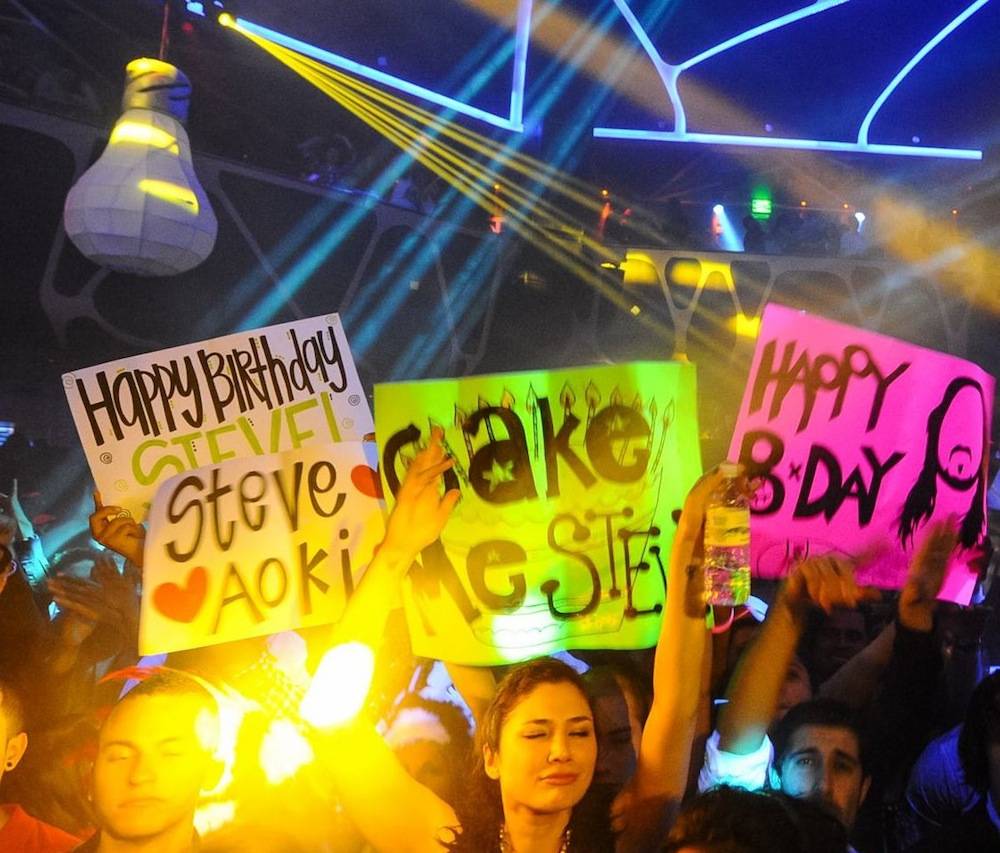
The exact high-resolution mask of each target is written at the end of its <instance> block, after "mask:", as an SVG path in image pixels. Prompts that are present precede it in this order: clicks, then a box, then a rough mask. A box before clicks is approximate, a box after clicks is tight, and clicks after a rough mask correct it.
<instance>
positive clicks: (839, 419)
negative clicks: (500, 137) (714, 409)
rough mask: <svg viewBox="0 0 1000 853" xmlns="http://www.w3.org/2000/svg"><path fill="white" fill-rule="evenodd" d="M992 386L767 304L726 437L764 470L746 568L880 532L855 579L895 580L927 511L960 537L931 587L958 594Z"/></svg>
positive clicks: (968, 555)
mask: <svg viewBox="0 0 1000 853" xmlns="http://www.w3.org/2000/svg"><path fill="white" fill-rule="evenodd" d="M993 393H994V380H993V378H992V377H991V376H989V375H988V374H987V373H985V372H984V371H983V370H981V369H980V368H978V367H976V366H975V365H973V364H970V363H969V362H966V361H963V360H961V359H958V358H955V357H953V356H948V355H944V354H942V353H938V352H933V351H931V350H927V349H924V348H922V347H918V346H915V345H913V344H909V343H905V342H903V341H899V340H895V339H893V338H889V337H886V336H884V335H878V334H875V333H874V332H868V331H865V330H863V329H856V328H852V327H850V326H844V325H841V324H839V323H833V322H831V321H829V320H824V319H822V318H820V317H813V316H810V315H808V314H805V313H804V312H800V311H794V310H792V309H790V308H785V307H783V306H780V305H769V306H768V307H767V309H766V310H765V313H764V318H763V322H762V325H761V331H760V335H759V338H758V340H757V349H756V352H755V353H754V358H753V364H752V367H751V370H750V379H749V381H748V383H747V387H746V391H745V393H744V396H743V403H742V406H741V408H740V414H739V419H738V421H737V425H736V432H735V434H734V436H733V443H732V446H731V448H730V456H731V457H732V458H739V459H740V461H742V462H744V463H746V464H747V465H748V466H749V468H750V469H751V472H752V473H759V474H761V475H763V478H764V486H763V488H762V489H760V490H759V492H758V494H757V496H756V497H755V499H754V502H753V505H752V507H751V510H752V512H753V524H752V528H751V529H752V540H751V551H752V561H753V570H754V572H755V574H756V575H758V576H759V577H765V578H777V577H781V576H783V575H784V574H785V573H786V572H787V571H788V569H789V567H790V566H791V565H792V564H793V563H794V562H795V561H796V560H798V559H800V558H802V557H803V556H807V555H810V554H813V555H815V554H822V553H835V554H841V555H844V556H857V555H859V554H861V553H862V552H867V551H869V550H871V549H872V548H873V547H874V546H879V548H880V553H879V555H878V556H877V557H876V558H875V559H873V560H872V561H871V562H870V564H869V565H867V566H865V567H864V568H863V569H861V570H860V571H859V579H860V580H861V581H862V582H863V583H867V584H873V585H875V586H880V587H883V588H888V589H892V588H898V587H900V586H902V584H903V581H904V580H905V577H906V571H907V566H908V561H909V558H910V557H911V555H912V554H913V552H914V550H915V548H917V547H918V546H919V545H920V543H921V541H922V539H923V537H924V535H925V532H926V530H927V527H928V524H929V523H930V522H931V521H932V520H936V519H941V518H947V517H948V516H950V515H953V516H955V517H956V519H957V521H958V524H959V525H960V534H961V545H962V548H961V550H960V551H959V552H958V553H957V554H956V555H955V557H954V558H953V559H952V562H951V564H950V566H949V571H948V575H947V578H946V580H945V587H944V589H943V590H942V594H941V595H942V598H947V599H948V600H951V601H959V602H962V603H967V602H968V601H969V598H970V596H971V594H972V591H973V586H974V584H975V579H976V573H975V570H974V569H973V568H971V567H970V563H971V562H973V561H974V560H975V559H976V557H977V555H978V553H979V547H980V545H981V543H982V542H983V540H984V537H985V536H986V501H985V498H986V476H987V461H988V459H987V454H988V450H989V434H990V413H991V412H992V410H993Z"/></svg>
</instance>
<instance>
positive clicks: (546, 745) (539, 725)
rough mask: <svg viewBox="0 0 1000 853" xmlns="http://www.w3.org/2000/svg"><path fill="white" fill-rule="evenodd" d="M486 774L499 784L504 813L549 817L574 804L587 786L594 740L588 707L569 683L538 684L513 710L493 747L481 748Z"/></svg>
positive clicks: (592, 772)
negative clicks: (524, 810) (526, 811)
mask: <svg viewBox="0 0 1000 853" xmlns="http://www.w3.org/2000/svg"><path fill="white" fill-rule="evenodd" d="M483 759H484V762H485V765H486V773H487V775H488V776H489V777H490V778H492V779H498V780H499V781H500V794H501V797H502V799H503V806H504V811H505V812H506V811H508V810H510V809H512V808H524V807H526V808H528V809H530V810H532V811H534V812H539V813H551V812H558V811H564V810H566V809H570V808H572V807H573V806H575V805H576V804H577V803H578V802H579V801H580V800H581V799H582V798H583V795H584V794H585V793H586V792H587V788H588V787H590V781H591V779H592V778H593V775H594V765H595V763H596V761H597V739H596V737H595V736H594V720H593V716H592V714H591V710H590V705H589V704H587V700H586V698H584V696H583V694H582V693H581V692H580V691H579V690H578V689H577V688H576V687H575V686H574V685H572V684H569V683H567V682H560V683H555V684H541V685H539V686H538V687H536V688H535V689H534V690H532V691H531V692H530V693H529V694H528V695H527V696H525V697H524V698H523V699H521V701H520V702H519V703H518V704H517V705H515V706H514V709H513V710H512V711H511V712H510V714H509V715H508V716H507V719H506V720H505V721H504V724H503V728H502V729H501V730H500V744H499V748H498V749H497V750H496V751H494V750H492V749H490V747H488V746H487V747H484V748H483Z"/></svg>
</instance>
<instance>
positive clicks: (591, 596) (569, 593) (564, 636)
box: [375, 362, 701, 665]
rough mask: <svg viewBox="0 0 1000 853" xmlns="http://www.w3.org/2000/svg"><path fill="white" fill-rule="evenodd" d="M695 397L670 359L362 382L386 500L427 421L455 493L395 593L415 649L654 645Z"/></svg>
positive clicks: (687, 371) (692, 458)
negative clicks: (445, 454) (439, 431)
mask: <svg viewBox="0 0 1000 853" xmlns="http://www.w3.org/2000/svg"><path fill="white" fill-rule="evenodd" d="M695 400H696V391H695V371H694V367H693V365H690V364H683V363H680V362H636V363H633V364H625V365H616V366H596V367H578V368H571V369H566V370H553V371H528V372H523V373H506V374H495V375H491V376H476V377H467V378H463V379H444V380H429V381H420V382H405V383H392V384H386V385H378V386H376V388H375V413H376V417H375V429H376V434H377V436H378V439H379V447H380V448H381V453H382V460H381V470H382V476H383V479H384V481H385V483H386V486H387V487H388V488H387V494H388V495H392V494H395V492H396V491H397V489H398V488H399V483H400V482H401V480H402V477H403V475H404V473H405V470H406V466H407V464H408V463H409V461H410V460H411V459H412V458H413V455H414V454H415V453H416V451H417V449H418V448H419V447H421V446H422V445H423V444H424V443H425V442H426V441H427V437H428V435H429V432H430V429H431V427H432V426H435V425H438V426H441V427H442V428H443V429H444V431H445V443H446V445H447V448H448V449H449V450H450V452H451V453H452V455H453V456H454V457H455V459H456V465H455V467H454V469H453V470H452V471H449V472H448V473H447V475H446V476H445V480H446V483H445V485H446V486H447V487H448V488H458V489H460V490H461V492H462V500H461V501H460V502H459V504H458V506H457V508H456V509H455V512H454V514H453V516H452V518H451V521H450V522H449V524H448V526H447V528H446V529H445V531H444V534H443V535H442V537H441V540H440V542H438V543H435V545H432V546H431V547H430V548H428V549H426V550H425V551H424V553H423V555H422V557H421V565H420V567H419V568H417V567H415V568H414V569H413V570H412V571H411V572H410V576H409V578H408V582H407V584H406V586H405V588H404V591H403V598H404V604H405V606H406V610H407V618H408V622H409V626H410V638H411V642H412V644H413V649H414V652H415V653H416V654H418V655H422V656H426V657H433V658H438V659H442V660H447V661H453V662H456V663H468V664H477V665H487V664H499V663H508V662H512V661H518V660H525V659H527V658H531V657H536V656H538V655H542V654H548V653H551V652H553V651H557V650H559V649H567V648H578V649H593V648H616V649H632V648H644V647H648V646H651V645H653V644H654V643H655V642H656V637H657V634H658V631H659V624H660V613H661V611H662V608H663V601H664V593H665V590H666V565H667V559H668V557H669V553H670V546H671V542H672V539H673V534H674V529H675V522H674V520H673V517H672V515H673V513H674V511H675V510H677V509H679V508H680V507H681V505H682V503H683V500H684V496H685V494H686V493H687V490H688V489H689V488H690V486H691V484H692V483H693V482H694V481H695V480H696V479H697V477H698V476H699V475H700V473H701V458H700V452H699V447H698V426H697V411H696V405H695ZM390 500H391V498H390Z"/></svg>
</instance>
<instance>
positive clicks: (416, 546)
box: [382, 427, 461, 556]
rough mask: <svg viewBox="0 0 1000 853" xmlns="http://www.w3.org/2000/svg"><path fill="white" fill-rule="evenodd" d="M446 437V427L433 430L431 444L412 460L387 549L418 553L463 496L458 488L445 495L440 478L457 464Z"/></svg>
mask: <svg viewBox="0 0 1000 853" xmlns="http://www.w3.org/2000/svg"><path fill="white" fill-rule="evenodd" d="M443 438H444V431H443V430H442V429H440V428H438V427H435V428H434V429H432V430H431V436H430V441H429V442H428V444H427V446H426V447H425V448H424V449H423V450H421V451H420V452H419V453H418V454H417V455H416V456H415V457H414V459H413V461H412V462H411V463H410V467H409V468H408V469H407V471H406V476H405V477H404V478H403V484H402V485H401V486H400V488H399V492H398V493H397V495H396V506H395V507H394V508H393V510H392V513H391V514H390V515H389V521H388V523H387V525H386V533H385V539H384V540H383V542H382V548H383V549H388V550H389V551H391V552H401V553H402V552H405V553H407V554H408V555H409V556H415V555H416V554H418V553H419V552H420V551H421V550H422V549H423V548H426V547H427V546H428V545H430V544H431V543H432V542H433V541H434V540H435V539H437V538H438V537H439V536H440V535H441V531H442V530H443V529H444V526H445V523H446V522H447V521H448V517H449V516H450V515H451V511H452V510H453V509H454V508H455V504H457V503H458V499H459V498H460V497H461V493H460V492H459V491H458V489H451V490H449V491H448V492H446V493H445V494H444V496H442V495H441V491H440V486H439V484H438V482H439V479H440V477H441V475H442V474H443V473H444V472H445V471H447V470H448V469H450V468H451V467H452V466H453V465H454V464H455V460H454V459H452V458H451V457H450V456H448V455H446V453H445V450H444V447H442V445H441V440H442V439H443Z"/></svg>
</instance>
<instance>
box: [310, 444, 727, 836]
mask: <svg viewBox="0 0 1000 853" xmlns="http://www.w3.org/2000/svg"><path fill="white" fill-rule="evenodd" d="M441 438H442V436H441V432H440V431H439V430H434V431H433V432H432V434H431V440H430V443H429V444H428V446H427V447H426V448H425V449H424V450H422V451H421V452H420V453H419V454H418V455H417V456H416V458H415V459H414V461H413V462H412V463H411V465H410V467H409V470H408V471H407V474H406V478H405V481H404V483H403V484H402V487H401V489H400V491H399V495H398V502H397V505H396V508H395V509H394V511H393V513H392V515H391V516H390V518H389V522H388V527H387V533H386V538H385V541H384V543H383V545H382V548H381V549H380V551H379V554H378V557H379V559H377V560H376V561H375V562H373V563H372V565H371V566H370V567H369V570H368V572H367V573H366V575H365V577H364V580H363V581H362V583H361V584H360V586H359V588H358V590H357V593H356V595H355V597H354V598H353V599H352V601H351V604H350V606H349V607H348V612H347V613H346V614H345V617H344V620H343V621H342V623H341V625H340V626H339V628H338V631H337V639H338V641H341V642H347V641H353V640H358V639H361V638H364V639H366V640H371V639H372V638H377V637H378V636H379V634H380V632H381V629H382V627H383V625H384V621H385V614H386V613H387V612H388V610H389V609H390V607H391V603H392V600H393V597H394V595H395V592H396V588H397V586H398V584H399V583H400V582H401V580H402V578H403V576H404V575H405V574H406V572H407V570H408V569H409V567H410V565H411V564H412V561H413V558H414V557H415V556H416V555H417V554H418V553H419V552H420V551H421V550H422V549H423V548H424V547H426V546H427V545H429V544H430V543H432V542H434V541H435V540H436V539H437V537H438V535H439V534H440V532H441V530H442V528H443V527H444V524H445V522H446V521H447V518H448V515H449V513H450V511H451V508H452V507H453V506H454V504H455V502H456V501H457V493H456V492H454V491H451V492H448V493H447V494H446V495H444V497H442V496H441V495H440V492H439V487H438V480H439V478H440V476H441V475H442V474H443V473H444V472H445V471H447V470H448V469H450V468H451V466H452V464H453V463H452V460H451V459H449V458H447V457H446V455H445V452H444V450H443V448H442V447H441ZM720 480H721V475H720V474H719V473H717V472H712V473H710V474H708V475H706V476H705V477H703V478H702V479H701V480H700V481H699V482H698V483H697V484H696V485H695V487H694V488H693V489H692V491H691V493H690V495H689V496H688V499H687V501H686V503H685V507H684V511H683V513H682V516H681V520H680V522H679V526H678V532H677V536H676V537H675V539H674V545H673V550H672V554H671V560H670V576H669V586H668V589H669V591H670V594H669V595H668V598H667V603H666V608H665V614H664V618H663V630H662V633H661V636H660V639H659V643H658V645H657V650H656V663H655V684H656V694H655V697H654V702H653V707H652V709H651V711H650V715H649V720H648V722H647V725H646V727H645V730H644V732H643V736H642V741H641V746H640V753H639V757H638V764H637V770H636V773H635V776H634V777H633V779H632V782H631V783H630V785H629V786H628V788H627V790H626V791H625V792H624V794H623V796H621V797H620V798H619V799H618V801H617V802H616V804H615V807H614V829H613V828H612V816H611V813H610V812H609V809H608V807H607V804H606V803H603V804H602V803H599V802H597V797H596V796H595V792H594V791H593V790H592V787H591V781H592V778H593V774H594V768H595V764H596V760H597V743H596V738H595V734H594V711H593V708H592V706H591V704H590V701H589V700H588V698H587V694H586V692H585V690H584V687H583V685H582V683H581V682H580V679H579V678H578V676H577V675H576V673H575V672H574V671H573V670H572V669H571V668H569V667H568V666H566V665H564V664H562V663H560V662H559V661H554V660H551V659H548V658H541V659H538V660H535V661H532V662H529V663H527V664H523V665H521V666H519V667H515V668H514V669H513V670H511V672H509V673H508V674H507V676H506V677H505V678H504V679H503V680H502V681H501V682H500V684H499V685H498V687H497V691H496V695H495V696H494V697H493V699H492V701H491V702H490V703H489V705H488V706H487V707H486V709H485V712H484V714H483V720H482V724H481V726H480V728H479V733H478V742H477V746H478V749H477V750H476V753H475V756H474V760H475V765H474V769H473V771H472V774H471V775H470V777H469V779H468V783H467V785H466V794H467V796H466V797H465V799H464V801H463V802H461V803H459V804H457V805H456V807H455V808H452V807H451V806H450V805H448V804H447V803H445V802H444V801H442V800H441V799H439V798H438V797H437V796H435V795H434V794H433V793H432V792H431V791H429V790H428V789H427V788H424V787H423V786H422V785H420V784H419V783H417V782H416V781H415V780H413V779H411V778H410V777H409V776H408V775H407V774H406V772H405V770H404V769H403V768H402V766H401V765H400V763H399V762H398V760H397V759H396V758H395V757H394V755H393V754H392V752H391V751H390V749H389V748H388V746H387V745H386V744H385V743H384V742H383V740H382V739H381V738H380V737H379V735H378V734H377V732H376V731H375V729H374V727H373V726H372V725H370V724H368V723H367V722H366V721H359V720H357V719H352V720H351V721H350V722H348V723H347V724H344V725H342V726H340V727H338V728H335V729H333V730H332V731H329V733H328V736H329V738H330V745H331V746H332V747H333V748H332V749H331V750H330V753H331V754H332V755H336V756H338V758H337V760H335V761H332V762H330V763H329V765H328V769H329V772H330V773H331V775H332V776H333V778H334V780H335V783H336V784H337V787H338V789H339V793H340V796H341V797H342V800H343V802H344V804H345V807H346V809H347V812H348V814H349V816H350V817H351V818H352V820H354V822H355V823H356V825H357V826H358V827H359V829H360V830H361V832H362V833H363V834H364V835H365V836H366V838H367V839H368V841H369V843H371V844H372V846H374V847H375V848H376V849H378V850H383V851H392V853H425V851H426V853H440V851H442V850H452V851H476V853H482V851H488V850H490V851H492V850H497V849H500V850H502V851H510V850H516V851H518V853H560V851H573V853H579V851H608V850H618V851H625V850H645V849H657V848H658V845H659V843H660V842H661V841H662V838H663V836H664V834H665V832H666V829H667V827H668V825H669V818H670V817H671V816H672V815H673V813H674V810H675V809H676V807H677V806H678V805H679V803H680V800H681V797H682V796H683V793H684V788H685V784H686V780H687V773H688V763H689V759H690V746H691V740H692V737H693V733H694V727H695V720H696V717H697V707H698V693H699V686H700V683H701V670H702V661H703V655H704V652H705V647H706V641H707V636H708V632H707V630H706V626H705V619H704V615H705V607H704V599H703V597H702V595H703V593H702V589H703V585H702V581H701V566H700V547H701V544H700V543H701V541H702V528H703V524H704V507H705V500H706V498H707V496H708V494H709V493H710V492H711V491H712V489H713V488H715V487H716V486H717V485H718V483H719V482H720ZM335 651H336V649H335ZM345 755H350V756H351V757H352V760H350V761H345V760H343V757H344V756H345ZM386 804H393V807H392V808H389V809H387V808H386V807H385V806H386ZM615 830H618V832H617V834H616V832H615Z"/></svg>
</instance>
